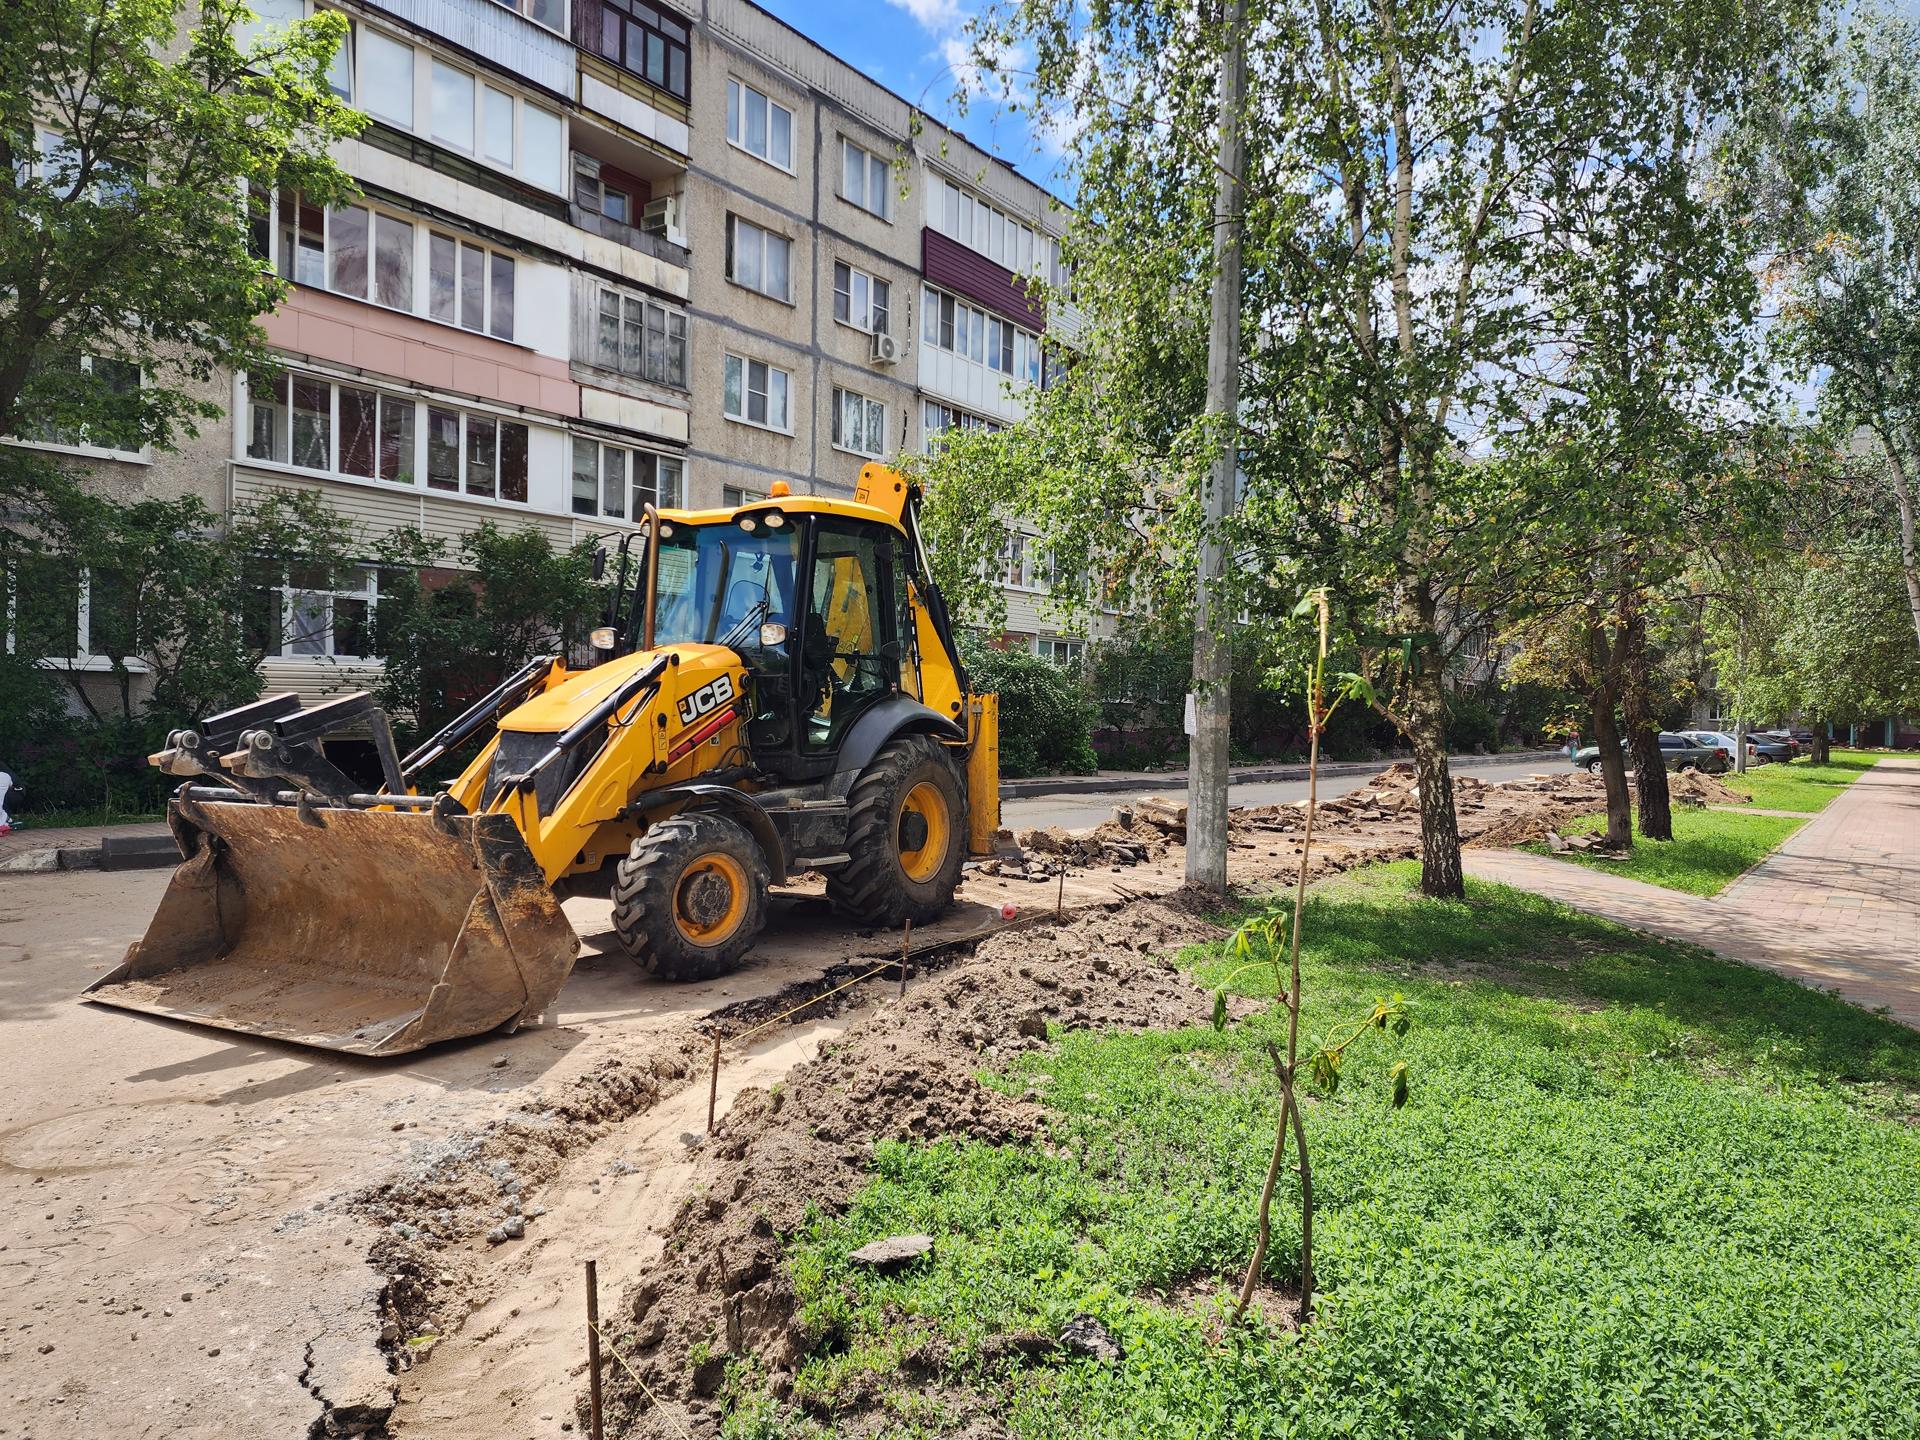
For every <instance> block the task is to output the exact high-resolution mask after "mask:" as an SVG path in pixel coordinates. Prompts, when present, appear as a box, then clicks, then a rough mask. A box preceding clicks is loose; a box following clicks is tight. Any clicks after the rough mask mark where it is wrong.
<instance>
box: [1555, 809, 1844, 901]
mask: <svg viewBox="0 0 1920 1440" xmlns="http://www.w3.org/2000/svg"><path fill="white" fill-rule="evenodd" d="M1806 823H1807V822H1806V821H1804V820H1794V819H1790V818H1788V817H1787V816H1784V815H1743V814H1741V813H1739V812H1738V811H1734V810H1682V809H1680V808H1679V807H1678V806H1676V807H1675V808H1674V812H1673V839H1672V840H1670V841H1662V840H1644V839H1642V838H1641V837H1640V827H1639V825H1638V824H1635V826H1634V829H1633V836H1634V846H1633V853H1632V854H1631V855H1630V856H1628V857H1627V858H1626V859H1625V860H1602V859H1600V858H1598V857H1596V856H1593V855H1574V854H1570V855H1556V856H1554V858H1555V859H1556V860H1566V861H1569V862H1571V863H1572V864H1575V865H1585V866H1586V867H1587V868H1588V869H1591V870H1607V871H1611V872H1612V873H1613V874H1616V875H1626V876H1629V877H1631V878H1632V879H1635V880H1644V881H1646V882H1647V883H1648V884H1649V885H1664V886H1666V888H1667V889H1669V890H1685V891H1687V892H1689V893H1690V894H1694V895H1718V894H1719V893H1720V892H1721V891H1722V890H1724V889H1726V888H1727V886H1728V885H1730V884H1732V883H1733V882H1734V881H1735V880H1737V879H1738V878H1739V877H1740V876H1741V875H1743V874H1745V873H1746V872H1747V871H1748V870H1749V869H1751V868H1752V867H1753V866H1754V865H1755V864H1757V863H1758V862H1759V861H1760V860H1762V859H1764V858H1765V857H1766V856H1767V855H1768V854H1770V853H1771V852H1772V851H1773V849H1774V848H1775V847H1776V846H1777V845H1779V844H1780V842H1781V841H1782V840H1785V839H1786V838H1787V837H1788V836H1789V835H1791V834H1792V833H1793V832H1794V831H1796V830H1798V829H1799V828H1800V827H1801V826H1802V825H1804V824H1806ZM1606 824H1607V821H1606V817H1605V816H1604V815H1590V816H1587V817H1586V818H1584V819H1581V820H1575V821H1573V822H1572V823H1571V824H1569V825H1568V826H1567V827H1566V830H1567V833H1570V834H1579V833H1582V832H1589V831H1594V830H1604V829H1605V828H1606ZM1521 848H1522V849H1524V850H1531V851H1533V852H1535V853H1536V854H1540V855H1546V854H1549V853H1551V852H1550V851H1549V850H1548V849H1547V847H1546V846H1545V845H1524V846H1522V847H1521Z"/></svg>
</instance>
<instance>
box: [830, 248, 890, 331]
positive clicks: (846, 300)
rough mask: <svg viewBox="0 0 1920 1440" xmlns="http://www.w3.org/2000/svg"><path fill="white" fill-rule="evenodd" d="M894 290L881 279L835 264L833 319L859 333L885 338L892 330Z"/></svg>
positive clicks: (838, 263) (836, 262)
mask: <svg viewBox="0 0 1920 1440" xmlns="http://www.w3.org/2000/svg"><path fill="white" fill-rule="evenodd" d="M892 301H893V287H892V286H891V285H889V284H888V283H887V282H886V281H885V280H882V279H879V278H878V277H877V276H873V275H869V274H867V272H866V271H864V270H856V269H854V268H853V267H852V266H851V265H845V264H842V263H840V262H839V261H837V260H836V261H835V262H834V265H833V318H834V319H836V320H838V321H839V322H840V323H841V324H842V325H851V326H853V327H854V329H856V330H865V331H867V332H868V333H870V334H874V335H884V334H886V333H887V330H888V328H889V326H890V316H889V313H888V312H889V308H890V307H891V305H892Z"/></svg>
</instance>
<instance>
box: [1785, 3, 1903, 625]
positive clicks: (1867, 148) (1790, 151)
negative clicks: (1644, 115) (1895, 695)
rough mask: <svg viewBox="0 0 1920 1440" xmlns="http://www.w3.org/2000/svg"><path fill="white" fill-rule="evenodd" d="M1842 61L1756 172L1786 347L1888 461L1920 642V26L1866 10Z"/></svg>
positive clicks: (1852, 22)
mask: <svg viewBox="0 0 1920 1440" xmlns="http://www.w3.org/2000/svg"><path fill="white" fill-rule="evenodd" d="M1838 61H1839V63H1838V64H1836V65H1835V66H1834V67H1833V70H1832V73H1831V76H1830V78H1829V82H1828V87H1827V91H1826V94H1825V96H1824V97H1823V99H1822V102H1821V103H1820V104H1818V105H1815V106H1812V107H1809V108H1808V109H1807V110H1806V111H1805V112H1804V113H1794V114H1791V115H1789V116H1788V117H1787V120H1788V123H1785V124H1769V125H1766V126H1764V127H1763V128H1759V129H1758V130H1757V133H1756V138H1755V141H1754V147H1753V148H1754V149H1755V150H1756V151H1758V152H1760V153H1759V155H1756V157H1755V162H1756V163H1755V165H1754V170H1755V171H1756V172H1758V173H1759V174H1760V175H1761V176H1762V177H1763V178H1764V179H1766V180H1767V181H1768V182H1769V187H1770V188H1769V189H1768V191H1767V194H1768V198H1769V199H1770V200H1771V201H1772V202H1773V206H1774V212H1773V216H1772V218H1773V220H1774V222H1775V231H1776V243H1777V244H1778V245H1779V248H1780V252H1781V258H1780V262H1779V267H1778V272H1777V279H1778V280H1779V281H1780V284H1781V289H1782V292H1783V293H1782V307H1781V320H1782V324H1781V326H1780V336H1781V339H1782V340H1783V342H1784V348H1785V350H1786V352H1787V353H1788V354H1789V355H1790V356H1792V357H1795V358H1797V359H1798V360H1799V361H1800V362H1801V363H1802V365H1803V367H1804V368H1805V369H1806V370H1807V371H1809V372H1810V373H1813V374H1816V375H1818V376H1819V378H1820V380H1821V382H1822V383H1821V388H1820V404H1821V407H1822V409H1823V410H1824V411H1825V412H1826V414H1827V416H1828V418H1829V419H1830V420H1832V421H1834V422H1836V423H1837V424H1838V425H1839V426H1841V427H1842V428H1844V429H1848V430H1851V429H1853V428H1855V427H1864V428H1865V429H1866V430H1868V431H1869V432H1871V434H1872V435H1873V437H1874V440H1875V441H1876V442H1877V443H1878V445H1879V447H1880V449H1881V452H1882V453H1883V454H1884V455H1885V457H1886V461H1887V467H1886V472H1885V479H1886V482H1887V484H1888V486H1889V488H1890V489H1891V491H1892V496H1893V500H1894V503H1895V505H1896V507H1897V509H1898V514H1899V531H1898V536H1899V539H1898V545H1899V550H1898V555H1899V561H1900V573H1899V575H1898V576H1897V577H1896V578H1897V579H1898V580H1899V582H1900V584H1901V586H1902V588H1903V589H1904V592H1905V596H1906V602H1907V603H1906V619H1905V624H1904V625H1903V627H1902V628H1903V629H1907V630H1911V631H1912V632H1913V634H1914V637H1915V639H1916V641H1920V542H1916V538H1915V527H1916V520H1915V505H1916V496H1915V474H1914V466H1915V465H1916V463H1920V24H1916V23H1915V21H1914V19H1913V17H1912V16H1910V15H1902V14H1893V13H1889V12H1887V11H1885V10H1883V9H1880V8H1878V7H1876V6H1871V5H1869V6H1862V7H1860V8H1859V9H1857V10H1855V11H1854V12H1853V14H1852V15H1851V17H1850V18H1849V22H1848V26H1847V30H1846V34H1845V36H1844V40H1843V43H1842V44H1841V45H1840V47H1839V49H1838ZM1762 156H1764V158H1765V160H1766V161H1769V162H1771V163H1770V164H1767V165H1762V164H1760V163H1759V161H1760V158H1761V157H1762Z"/></svg>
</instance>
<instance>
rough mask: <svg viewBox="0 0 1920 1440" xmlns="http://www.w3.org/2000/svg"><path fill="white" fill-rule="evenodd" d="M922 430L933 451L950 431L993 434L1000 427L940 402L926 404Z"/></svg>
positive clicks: (978, 416)
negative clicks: (939, 440) (936, 444)
mask: <svg viewBox="0 0 1920 1440" xmlns="http://www.w3.org/2000/svg"><path fill="white" fill-rule="evenodd" d="M924 406H925V408H924V410H923V412H922V416H921V419H922V428H923V429H924V430H925V431H926V444H927V449H928V450H929V451H931V450H932V449H933V446H934V444H935V441H936V440H937V438H938V437H939V436H941V435H944V434H945V433H946V432H947V431H949V430H978V431H983V432H986V433H991V432H993V431H995V430H998V429H1000V428H1001V427H1000V425H999V424H998V423H997V422H995V421H992V420H988V419H986V418H985V417H984V416H980V415H975V414H972V413H971V412H969V411H966V410H960V409H957V408H955V407H954V406H952V405H943V404H941V403H940V402H939V401H938V400H928V401H925V402H924Z"/></svg>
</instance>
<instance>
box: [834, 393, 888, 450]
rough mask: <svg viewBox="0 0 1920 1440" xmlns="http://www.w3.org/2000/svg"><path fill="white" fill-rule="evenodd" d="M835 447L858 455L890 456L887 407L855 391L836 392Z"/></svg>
mask: <svg viewBox="0 0 1920 1440" xmlns="http://www.w3.org/2000/svg"><path fill="white" fill-rule="evenodd" d="M833 443H834V444H835V445H836V446H838V447H839V448H840V449H842V450H851V451H853V452H854V453H855V454H857V455H872V456H875V457H878V456H881V455H884V454H886V453H887V407H886V406H885V405H882V404H881V403H880V402H879V401H878V400H870V399H868V398H867V397H866V396H864V395H856V394H855V393H854V392H853V391H851V390H840V389H835V391H834V392H833Z"/></svg>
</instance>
